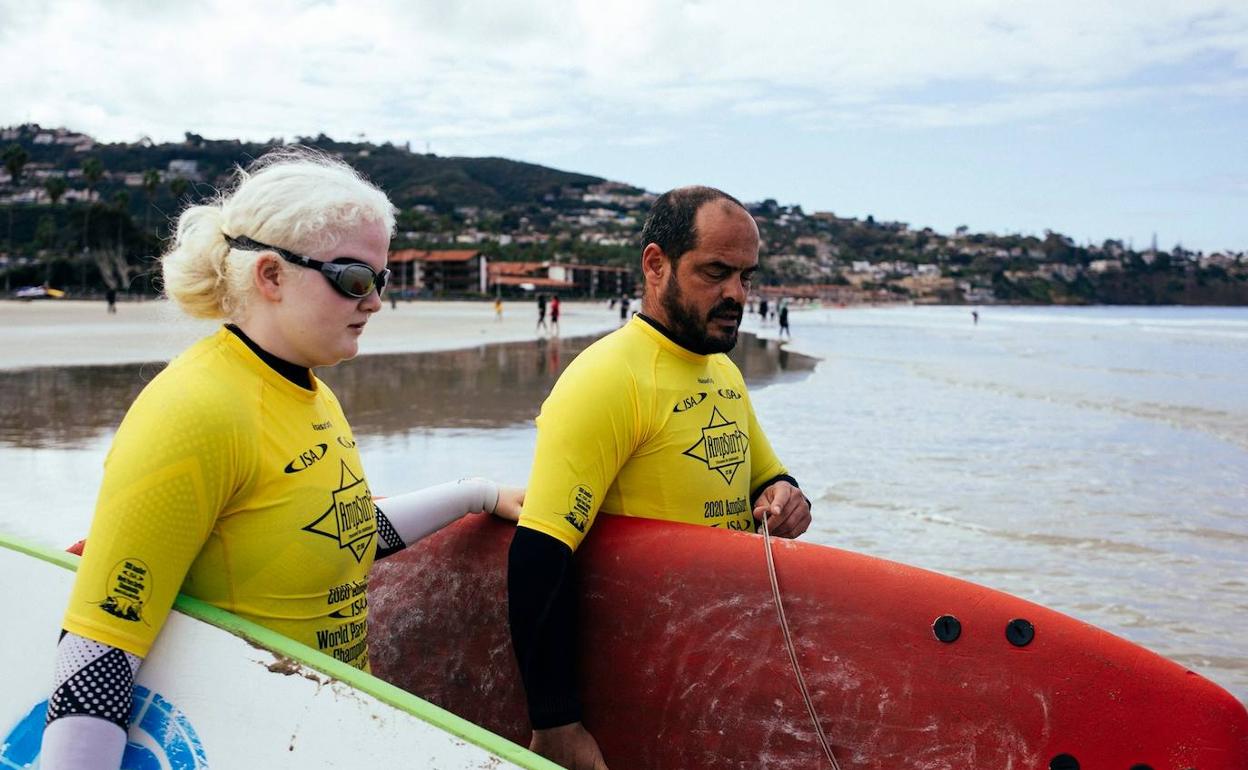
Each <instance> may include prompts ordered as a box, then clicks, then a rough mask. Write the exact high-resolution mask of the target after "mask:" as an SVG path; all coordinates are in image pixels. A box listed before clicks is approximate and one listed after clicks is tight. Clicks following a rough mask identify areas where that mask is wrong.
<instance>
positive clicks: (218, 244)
mask: <svg viewBox="0 0 1248 770" xmlns="http://www.w3.org/2000/svg"><path fill="white" fill-rule="evenodd" d="M394 216H395V208H394V205H393V204H392V203H391V202H390V199H389V198H387V197H386V194H385V193H384V192H382V191H381V190H380V189H378V188H377V187H376V186H374V185H373V184H372V183H371V182H369V181H367V180H366V179H364V177H363V176H361V175H360V173H359V172H358V171H356V170H355V169H353V168H351V166H349V165H347V164H346V163H345V162H343V161H342V160H339V159H338V158H336V157H333V156H330V155H326V154H325V153H323V152H319V151H317V150H313V149H310V148H307V147H284V148H281V149H277V150H273V151H271V152H268V153H266V154H264V155H263V156H261V157H260V158H258V159H256V160H255V161H254V162H252V163H251V164H250V165H248V166H247V168H243V167H241V166H238V167H236V168H235V173H234V179H233V182H232V184H231V185H230V186H229V187H227V188H226V189H225V190H222V191H220V192H219V193H218V194H217V196H216V198H215V199H213V200H211V201H209V202H208V203H205V204H201V205H195V206H190V207H188V208H187V209H185V210H184V211H183V212H182V214H181V215H180V216H179V217H178V226H177V230H176V233H175V235H174V238H173V241H172V243H171V245H170V247H169V249H168V250H167V251H166V252H165V254H164V256H163V257H162V259H161V263H162V265H161V271H162V275H163V279H164V290H165V293H166V294H167V295H168V296H169V297H171V298H172V299H174V300H176V301H177V303H178V305H179V306H180V307H181V308H182V310H183V311H184V312H185V313H186V314H187V315H190V316H193V317H195V318H226V319H231V320H236V319H238V318H239V317H240V315H241V314H242V313H243V311H244V310H245V308H246V307H247V304H248V302H249V301H250V299H251V297H252V295H253V292H254V290H255V287H254V284H253V281H252V277H251V271H252V268H253V267H254V265H255V263H256V260H257V259H258V258H259V256H260V253H261V252H257V251H245V250H241V249H232V248H230V246H229V244H227V243H226V241H225V238H226V236H230V237H234V238H238V237H246V238H251V239H252V240H255V241H259V242H261V243H265V244H268V245H270V246H277V247H280V248H283V249H287V250H289V251H293V252H296V253H299V254H306V253H308V252H314V251H318V250H321V249H328V248H332V247H333V246H334V244H335V243H337V242H338V239H339V238H340V237H341V236H342V234H343V233H344V232H345V231H347V230H349V229H351V228H354V227H357V226H359V225H360V224H363V223H366V222H377V223H379V224H381V225H383V226H384V227H385V228H386V231H387V232H393V230H394ZM287 267H290V266H287V265H286V264H285V263H283V268H284V269H285V268H287Z"/></svg>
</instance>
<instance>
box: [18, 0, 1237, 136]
mask: <svg viewBox="0 0 1248 770" xmlns="http://www.w3.org/2000/svg"><path fill="white" fill-rule="evenodd" d="M0 16H2V17H3V18H4V19H5V21H6V22H7V23H5V24H0V28H3V29H4V31H3V32H0V42H2V43H3V47H2V50H0V68H3V70H4V71H5V72H8V73H12V74H13V83H14V86H13V89H12V91H11V92H10V93H9V94H6V99H5V102H6V104H7V106H0V122H7V123H12V122H19V121H21V120H24V119H26V118H27V117H28V116H29V117H30V119H33V120H36V121H39V122H45V123H49V124H70V125H74V126H76V127H79V128H82V129H84V130H88V131H92V132H96V133H98V134H100V135H102V136H104V137H106V138H114V139H129V138H134V137H135V136H137V135H139V134H143V133H147V134H152V135H155V136H157V137H158V138H170V137H177V136H180V135H181V132H182V131H183V130H186V129H191V130H196V131H198V132H200V133H208V134H211V133H213V132H214V131H217V130H219V131H222V132H227V131H228V132H231V133H232V135H243V136H247V137H250V138H267V137H268V136H272V135H292V134H296V133H316V132H318V131H321V130H325V131H326V133H330V134H331V135H332V134H335V133H337V134H342V135H346V134H351V133H358V132H360V131H366V132H368V133H370V134H372V135H377V134H385V135H386V136H385V137H379V138H393V139H404V138H413V139H420V138H426V137H439V138H452V137H454V138H463V139H465V140H480V139H482V138H488V137H491V136H500V137H501V136H504V135H510V134H513V133H520V134H525V133H530V134H531V133H537V132H550V131H576V130H589V129H588V127H589V126H591V125H592V126H594V128H593V130H596V131H599V132H603V133H604V134H606V135H612V134H616V135H618V136H619V137H620V138H621V139H623V138H625V134H627V133H628V132H629V130H628V129H625V128H624V127H623V126H622V125H621V119H622V118H628V119H629V120H644V119H645V118H646V117H647V116H651V117H654V118H660V119H661V118H670V117H673V116H680V115H692V114H696V113H698V112H700V111H707V110H720V111H724V112H728V113H731V114H737V115H742V116H747V117H748V116H758V115H772V116H780V117H787V118H790V119H792V120H793V121H794V125H796V126H802V125H808V124H810V123H812V122H817V121H819V120H823V122H824V123H825V124H826V118H827V116H829V115H831V116H833V117H837V119H838V120H841V121H847V122H849V123H856V124H880V123H884V124H890V123H897V124H914V123H917V124H920V125H936V126H939V125H946V126H956V125H975V124H982V123H985V122H1011V121H1018V120H1028V119H1034V118H1036V117H1043V116H1045V115H1051V114H1055V113H1057V112H1062V111H1064V110H1069V109H1076V108H1079V109H1082V108H1087V107H1094V106H1095V105H1096V104H1097V103H1098V101H1100V100H1103V99H1108V100H1109V101H1110V102H1111V103H1112V101H1113V99H1117V98H1130V96H1129V93H1128V94H1127V96H1126V97H1124V93H1125V92H1129V90H1130V89H1129V88H1128V87H1127V85H1128V84H1129V81H1130V80H1131V79H1132V78H1136V77H1142V76H1144V75H1146V74H1147V73H1149V72H1153V71H1156V70H1157V69H1158V68H1167V67H1176V66H1179V65H1181V64H1183V63H1185V62H1190V61H1192V60H1194V59H1199V58H1200V57H1211V56H1212V57H1221V60H1222V61H1224V62H1226V63H1227V65H1226V66H1228V67H1229V68H1231V69H1242V68H1244V67H1246V66H1248V6H1245V5H1244V4H1243V3H1240V2H1224V1H1222V0H1190V1H1189V2H1185V3H1182V4H1176V3H1171V2H1161V1H1160V0H1139V2H1133V3H1130V4H1126V3H1118V2H1111V1H1110V0H1084V1H1082V2H1076V1H1075V0H1053V1H1046V2H1038V1H1036V0H1020V1H1019V2H1013V3H1009V4H1002V3H997V2H988V0H964V1H963V2H957V3H941V4H936V3H930V2H926V0H897V2H892V3H888V4H880V5H877V4H869V3H813V2H795V1H793V0H780V1H779V2H774V3H767V4H763V3H756V2H727V3H711V2H676V1H675V0H633V1H630V2H622V1H619V0H599V1H596V2H591V1H590V0H563V1H562V2H550V3H537V4H531V3H508V2H502V3H496V2H482V1H479V0H465V1H464V2H449V1H445V0H444V1H441V2H425V3H415V4H411V3H404V2H397V1H396V2H390V1H389V0H363V1H362V2H352V3H348V2H345V1H331V2H317V3H311V2H295V1H294V0H284V1H279V2H277V3H267V4H250V3H244V2H238V1H236V0H215V1H214V0H207V1H206V2H200V3H195V4H160V3H152V2H129V3H126V2H107V3H105V2H99V3H95V4H90V3H69V2H52V3H48V4H29V3H22V2H17V1H16V0H3V4H2V5H0ZM1232 76H1235V73H1232ZM1238 77H1239V78H1240V80H1238V81H1231V82H1239V83H1241V84H1242V72H1240V73H1239V75H1238ZM1206 81H1208V82H1206ZM1206 81H1200V82H1194V83H1193V82H1180V83H1176V84H1174V85H1173V88H1174V90H1175V91H1176V93H1177V92H1182V91H1183V89H1184V88H1186V89H1188V90H1189V91H1190V90H1191V89H1200V88H1211V89H1219V88H1225V86H1224V85H1220V84H1219V83H1220V81H1217V80H1216V79H1214V80H1208V79H1206ZM959 84H960V85H979V86H983V87H984V90H986V91H989V92H994V93H995V94H997V95H996V96H993V97H991V98H986V99H982V100H978V101H974V100H972V101H965V100H963V101H953V102H947V103H932V102H931V100H930V99H928V98H926V97H924V96H923V93H924V91H925V90H928V89H931V90H936V91H939V90H940V89H943V88H946V87H948V86H950V85H959ZM1124 89H1125V90H1124ZM1231 95H1232V96H1234V97H1236V98H1241V97H1242V96H1243V95H1244V92H1243V88H1242V85H1241V86H1240V87H1239V90H1237V91H1236V90H1232V91H1231ZM613 126H619V127H618V128H614V127H613Z"/></svg>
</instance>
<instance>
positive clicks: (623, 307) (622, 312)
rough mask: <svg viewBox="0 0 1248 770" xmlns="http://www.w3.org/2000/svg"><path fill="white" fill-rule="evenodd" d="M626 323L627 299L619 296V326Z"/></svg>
mask: <svg viewBox="0 0 1248 770" xmlns="http://www.w3.org/2000/svg"><path fill="white" fill-rule="evenodd" d="M627 321H628V297H627V296H625V295H620V324H621V325H622V324H624V323H625V322H627Z"/></svg>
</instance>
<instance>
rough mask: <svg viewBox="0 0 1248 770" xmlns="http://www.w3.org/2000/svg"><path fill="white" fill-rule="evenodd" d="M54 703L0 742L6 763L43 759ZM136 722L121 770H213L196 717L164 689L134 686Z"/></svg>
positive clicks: (0, 762) (0, 758)
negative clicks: (42, 747) (41, 753)
mask: <svg viewBox="0 0 1248 770" xmlns="http://www.w3.org/2000/svg"><path fill="white" fill-rule="evenodd" d="M47 715H48V702H47V701H46V700H45V701H40V702H39V703H37V704H35V706H34V708H32V709H31V710H30V712H29V713H27V714H26V716H24V717H22V719H21V720H20V721H19V722H18V723H17V725H16V726H15V727H14V728H13V729H12V730H10V731H9V734H8V735H6V736H5V737H4V740H3V741H0V767H34V766H35V765H36V763H37V762H38V761H39V747H40V744H41V743H42V742H43V725H44V722H45V721H46V719H47ZM130 715H131V723H130V735H129V741H128V742H127V743H126V752H125V754H124V755H122V758H121V770H166V769H167V770H208V756H207V754H206V753H205V752H204V745H203V743H202V742H200V740H199V735H198V734H197V733H196V732H195V728H194V727H193V726H192V725H191V720H190V719H188V718H187V716H186V714H184V713H183V712H182V710H181V709H179V708H178V707H177V706H175V705H173V704H172V703H170V702H169V701H167V700H165V698H163V697H161V695H160V693H155V692H152V691H151V690H149V689H147V688H146V687H144V686H142V685H137V684H136V685H135V686H134V701H133V705H132V707H131V709H130Z"/></svg>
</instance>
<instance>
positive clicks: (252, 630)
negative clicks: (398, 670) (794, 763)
mask: <svg viewBox="0 0 1248 770" xmlns="http://www.w3.org/2000/svg"><path fill="white" fill-rule="evenodd" d="M0 546H3V547H5V548H8V549H9V550H12V551H17V552H19V553H24V554H26V555H27V556H33V557H34V558H36V559H41V560H43V561H46V562H49V563H51V564H55V565H57V566H58V567H64V568H65V569H68V570H71V571H74V572H76V571H77V570H78V557H77V556H75V555H73V554H71V553H67V552H65V551H57V550H55V549H52V548H47V547H44V546H41V545H34V544H31V543H24V542H22V541H20V540H18V539H17V538H15V537H13V536H12V535H8V534H5V533H3V532H0ZM173 606H174V608H175V609H177V610H178V611H179V612H181V613H182V614H184V615H189V616H190V617H193V618H196V619H198V620H202V621H204V622H205V623H208V624H209V625H212V626H216V627H217V628H220V629H222V630H224V631H228V632H229V633H231V634H233V635H234V636H237V637H240V638H242V639H245V640H247V641H249V642H253V643H254V644H255V645H257V646H258V647H261V648H263V649H265V650H268V651H269V652H272V653H274V654H276V655H281V656H283V657H285V658H289V659H291V660H293V661H296V662H298V663H301V664H303V665H305V666H307V667H308V668H311V669H313V670H315V671H319V672H321V673H322V674H325V675H327V676H329V677H330V678H332V679H334V680H337V681H339V682H344V683H345V684H348V685H350V686H352V687H354V688H355V689H357V690H359V691H360V692H363V693H366V694H368V695H371V696H373V697H374V698H376V699H377V700H379V701H381V702H383V703H386V704H389V705H391V706H393V707H395V708H397V709H399V710H400V711H405V712H407V713H408V714H411V715H412V716H414V717H417V718H418V719H421V720H423V721H425V722H428V723H429V724H431V725H434V726H435V727H438V728H440V729H442V730H444V731H446V732H447V733H450V734H451V735H454V736H455V737H457V738H461V739H463V740H465V741H467V742H468V743H471V744H473V745H475V746H479V747H481V748H483V749H485V750H486V751H489V752H490V753H492V754H495V755H497V756H499V757H501V758H502V759H505V760H507V761H508V762H512V763H514V764H516V765H519V766H520V767H524V768H530V769H531V770H559V766H558V765H556V764H555V763H553V762H551V761H549V760H547V759H544V758H543V757H540V756H538V755H537V754H534V753H533V752H531V751H529V750H528V749H526V748H524V747H522V746H519V745H517V744H515V743H512V742H511V741H509V740H507V739H506V738H504V737H502V736H500V735H495V734H494V733H492V732H490V731H489V730H486V729H485V728H484V727H481V726H480V725H476V724H473V723H472V722H469V721H468V720H466V719H463V718H462V717H459V716H456V715H455V714H452V713H451V712H449V711H447V710H446V709H444V708H441V707H439V706H435V705H434V704H432V703H430V702H429V701H427V700H424V699H422V698H418V697H417V696H415V695H412V694H411V693H410V692H407V691H406V690H401V689H399V688H398V687H395V686H394V685H392V684H390V683H388V682H384V681H382V680H380V679H378V678H377V677H375V676H372V675H371V674H366V673H365V672H363V671H360V670H359V669H357V668H355V667H354V666H349V665H347V664H346V663H343V662H342V661H339V660H335V659H333V658H332V657H330V656H328V655H325V654H324V653H321V652H317V651H316V650H314V649H312V648H311V647H308V646H306V645H303V644H300V643H298V642H296V641H295V640H293V639H291V638H289V637H286V636H282V635H281V634H279V633H276V632H274V631H271V630H269V629H267V628H265V627H263V626H260V625H258V624H256V623H253V622H251V621H250V620H246V619H244V618H240V617H239V616H237V615H234V614H233V613H230V612H227V611H225V610H223V609H221V608H219V607H214V606H212V605H211V604H207V603H206V602H202V601H200V600H199V599H195V598H193V597H190V596H186V595H185V594H178V598H177V600H176V601H174V603H173Z"/></svg>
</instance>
